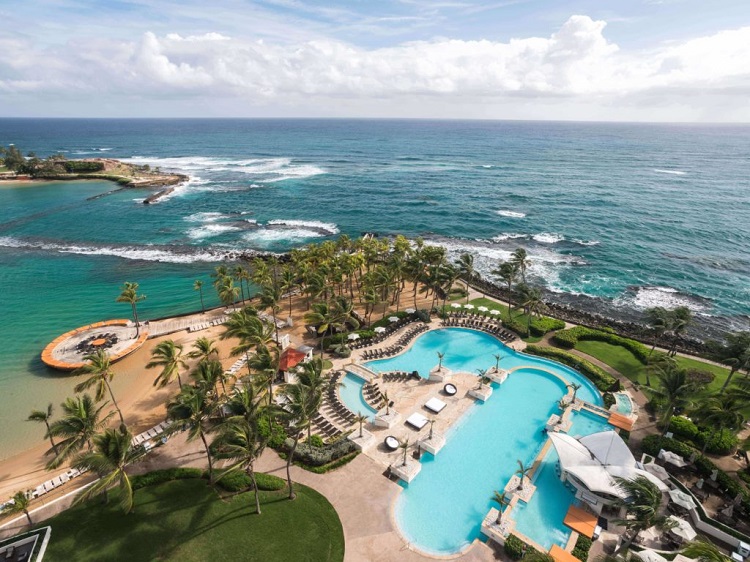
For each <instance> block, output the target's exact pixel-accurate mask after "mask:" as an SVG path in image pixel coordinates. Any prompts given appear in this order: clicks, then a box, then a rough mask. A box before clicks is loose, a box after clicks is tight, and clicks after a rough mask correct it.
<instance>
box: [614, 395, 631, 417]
mask: <svg viewBox="0 0 750 562" xmlns="http://www.w3.org/2000/svg"><path fill="white" fill-rule="evenodd" d="M614 397H615V404H616V405H617V411H618V412H619V413H621V414H623V415H625V416H628V415H630V414H632V413H633V399H632V398H631V397H630V396H628V395H627V394H626V393H624V392H615V394H614Z"/></svg>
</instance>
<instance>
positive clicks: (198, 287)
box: [193, 279, 206, 314]
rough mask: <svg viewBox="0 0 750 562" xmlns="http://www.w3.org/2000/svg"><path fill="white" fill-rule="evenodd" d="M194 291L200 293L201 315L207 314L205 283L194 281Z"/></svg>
mask: <svg viewBox="0 0 750 562" xmlns="http://www.w3.org/2000/svg"><path fill="white" fill-rule="evenodd" d="M193 291H198V292H199V294H200V297H201V314H205V313H206V306H205V305H204V304H203V281H201V280H200V279H196V280H195V281H193Z"/></svg>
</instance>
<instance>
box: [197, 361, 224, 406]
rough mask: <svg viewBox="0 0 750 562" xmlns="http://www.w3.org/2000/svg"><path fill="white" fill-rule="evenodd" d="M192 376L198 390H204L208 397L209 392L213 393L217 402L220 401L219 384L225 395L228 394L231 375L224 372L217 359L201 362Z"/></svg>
mask: <svg viewBox="0 0 750 562" xmlns="http://www.w3.org/2000/svg"><path fill="white" fill-rule="evenodd" d="M190 374H191V376H192V377H193V378H194V379H195V384H196V386H197V387H198V388H200V389H202V390H203V392H205V393H206V394H207V395H208V393H209V392H212V393H213V400H214V401H215V402H216V401H218V400H219V387H218V386H219V384H221V388H222V391H223V394H226V393H227V387H226V381H227V379H228V378H229V375H228V374H227V373H226V371H224V367H222V366H221V363H220V362H219V361H216V360H215V359H212V360H209V361H201V362H200V363H198V366H197V367H196V369H195V370H194V371H193V372H192V373H190Z"/></svg>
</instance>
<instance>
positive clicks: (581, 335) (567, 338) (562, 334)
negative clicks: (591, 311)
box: [552, 326, 651, 365]
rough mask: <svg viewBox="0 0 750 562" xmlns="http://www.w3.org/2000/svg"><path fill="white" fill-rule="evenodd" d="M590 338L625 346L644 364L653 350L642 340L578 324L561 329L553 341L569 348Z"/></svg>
mask: <svg viewBox="0 0 750 562" xmlns="http://www.w3.org/2000/svg"><path fill="white" fill-rule="evenodd" d="M590 340H593V341H602V342H605V343H609V344H612V345H619V346H620V347H624V348H625V349H627V350H628V351H630V353H632V354H633V356H634V357H635V358H636V359H638V361H640V362H641V363H643V364H644V365H645V364H646V362H647V361H648V356H649V353H650V352H651V350H650V349H649V348H648V347H646V346H645V345H643V344H642V343H641V342H638V341H635V340H631V339H628V338H623V337H622V336H618V335H617V334H614V333H612V332H608V331H604V330H594V329H593V328H587V327H586V326H576V327H575V328H568V329H567V330H560V331H559V332H557V333H556V334H555V335H554V336H553V337H552V341H553V342H554V343H555V345H559V346H560V347H564V348H567V349H573V348H574V347H575V346H576V344H577V343H578V342H579V341H590Z"/></svg>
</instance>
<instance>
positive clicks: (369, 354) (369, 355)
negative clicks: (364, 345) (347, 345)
mask: <svg viewBox="0 0 750 562" xmlns="http://www.w3.org/2000/svg"><path fill="white" fill-rule="evenodd" d="M403 349H404V346H403V345H391V346H388V347H386V348H385V349H373V350H372V351H365V352H364V353H363V354H362V359H364V360H366V361H369V360H371V359H383V358H384V357H391V356H392V355H396V354H397V353H400V352H401V351H402V350H403Z"/></svg>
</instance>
